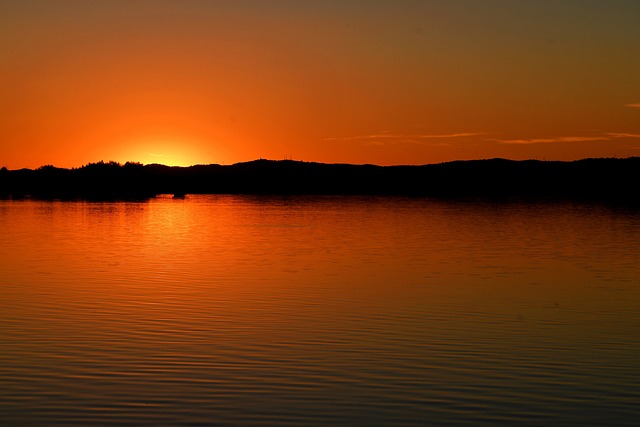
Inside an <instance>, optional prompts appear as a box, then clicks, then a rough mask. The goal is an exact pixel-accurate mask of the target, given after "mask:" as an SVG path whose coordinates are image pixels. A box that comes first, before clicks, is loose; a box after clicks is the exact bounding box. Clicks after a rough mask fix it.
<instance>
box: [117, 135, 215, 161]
mask: <svg viewBox="0 0 640 427" xmlns="http://www.w3.org/2000/svg"><path fill="white" fill-rule="evenodd" d="M199 147H200V144H197V143H196V142H194V141H190V140H186V139H178V138H175V139H171V138H145V139H137V140H135V141H130V142H128V143H127V144H126V146H125V147H124V148H123V149H122V150H120V153H118V155H117V157H118V158H119V159H120V161H122V162H127V161H134V162H140V163H143V164H151V163H159V164H163V165H167V166H192V165H196V164H206V163H213V159H212V158H211V157H212V156H211V155H210V153H208V152H204V151H203V150H201V149H200V148H199Z"/></svg>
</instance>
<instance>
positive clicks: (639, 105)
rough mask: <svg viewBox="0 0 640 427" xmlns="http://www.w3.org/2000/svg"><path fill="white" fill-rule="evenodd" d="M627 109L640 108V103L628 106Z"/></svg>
mask: <svg viewBox="0 0 640 427" xmlns="http://www.w3.org/2000/svg"><path fill="white" fill-rule="evenodd" d="M626 106H627V107H631V108H640V103H637V104H627V105H626Z"/></svg>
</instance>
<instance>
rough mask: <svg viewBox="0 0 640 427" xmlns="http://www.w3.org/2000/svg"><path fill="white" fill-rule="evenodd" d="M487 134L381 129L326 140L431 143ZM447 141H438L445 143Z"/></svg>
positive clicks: (370, 142)
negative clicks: (432, 132)
mask: <svg viewBox="0 0 640 427" xmlns="http://www.w3.org/2000/svg"><path fill="white" fill-rule="evenodd" d="M478 135H485V132H459V133H445V134H406V133H394V132H391V131H380V132H376V133H372V134H368V135H355V136H345V137H331V138H325V140H326V141H361V142H362V143H364V144H367V145H386V144H431V145H433V142H430V141H429V140H443V139H455V138H468V137H472V136H478ZM443 144H445V143H442V142H440V143H437V145H443Z"/></svg>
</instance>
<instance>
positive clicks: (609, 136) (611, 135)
mask: <svg viewBox="0 0 640 427" xmlns="http://www.w3.org/2000/svg"><path fill="white" fill-rule="evenodd" d="M637 138H640V134H636V133H621V132H602V133H600V134H599V135H591V136H557V137H551V138H531V139H495V140H494V141H496V142H499V143H501V144H521V145H522V144H550V143H558V142H590V141H611V140H615V139H637Z"/></svg>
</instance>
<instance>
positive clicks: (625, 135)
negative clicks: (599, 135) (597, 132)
mask: <svg viewBox="0 0 640 427" xmlns="http://www.w3.org/2000/svg"><path fill="white" fill-rule="evenodd" d="M607 135H609V136H611V137H612V138H640V133H615V132H608V133H607Z"/></svg>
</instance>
